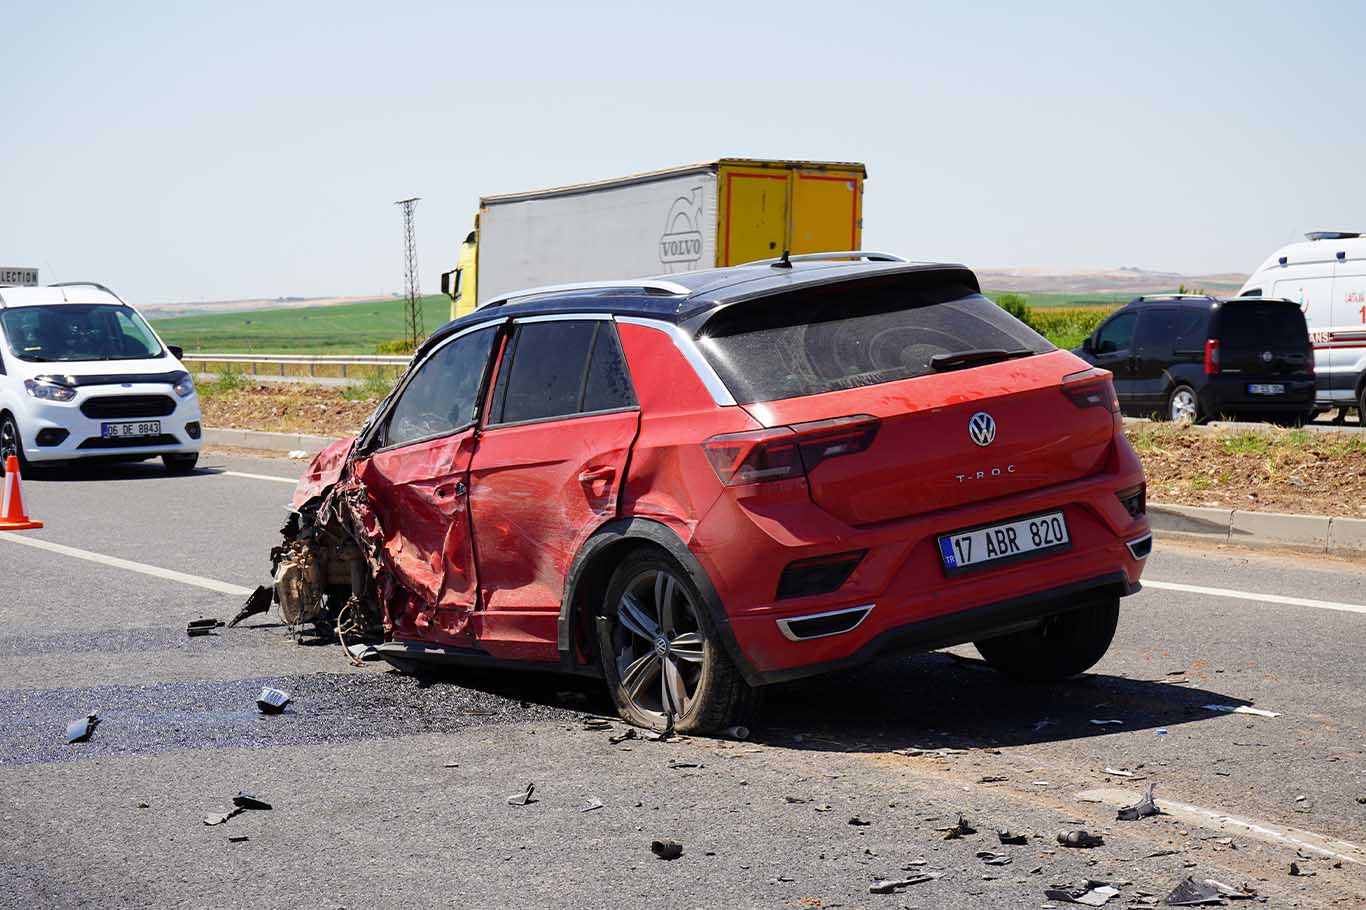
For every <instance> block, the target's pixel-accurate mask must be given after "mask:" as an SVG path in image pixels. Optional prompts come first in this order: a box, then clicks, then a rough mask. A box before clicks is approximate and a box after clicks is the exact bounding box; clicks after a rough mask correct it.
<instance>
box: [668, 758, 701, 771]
mask: <svg viewBox="0 0 1366 910" xmlns="http://www.w3.org/2000/svg"><path fill="white" fill-rule="evenodd" d="M669 767H670V768H672V769H675V770H677V769H679V768H703V767H706V766H705V765H703V764H702V763H701V762H697V761H688V760H687V759H680V758H671V759H669Z"/></svg>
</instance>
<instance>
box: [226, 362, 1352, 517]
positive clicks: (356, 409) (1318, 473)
mask: <svg viewBox="0 0 1366 910" xmlns="http://www.w3.org/2000/svg"><path fill="white" fill-rule="evenodd" d="M200 391H201V399H202V402H201V403H202V405H203V408H204V421H205V423H206V424H207V425H208V426H211V427H225V428H232V429H250V430H270V431H274V432H278V433H308V434H312V435H316V436H345V435H349V434H351V433H354V432H356V430H357V429H359V427H360V425H361V422H362V421H363V420H365V418H366V417H368V416H369V415H370V412H371V411H373V410H374V409H375V406H376V404H378V402H379V399H380V398H381V397H382V396H383V395H384V393H385V391H387V388H386V386H385V385H384V384H383V383H380V384H377V385H371V384H367V385H365V386H352V387H350V388H348V389H343V388H337V387H334V386H314V385H304V384H293V383H271V384H265V383H256V384H245V383H240V380H239V381H236V382H230V383H228V384H227V385H226V387H225V386H224V385H223V384H215V383H205V384H204V385H202V386H201V390H200ZM1125 432H1126V433H1127V435H1128V437H1129V440H1130V441H1131V442H1132V443H1133V444H1134V448H1135V449H1137V450H1138V454H1139V455H1140V457H1142V459H1143V465H1144V467H1145V468H1146V469H1147V472H1148V498H1149V499H1150V500H1152V501H1153V502H1166V503H1176V504H1180V505H1192V506H1212V507H1215V508H1226V509H1247V510H1252V511H1264V512H1299V513H1309V514H1315V515H1341V516H1349V517H1357V518H1361V517H1366V434H1358V433H1332V432H1317V431H1309V430H1282V429H1276V428H1272V427H1267V428H1265V429H1259V430H1256V431H1249V430H1241V429H1240V430H1222V429H1221V430H1214V431H1210V430H1197V429H1192V428H1190V427H1184V426H1178V425H1174V424H1161V423H1153V424H1136V425H1131V426H1129V427H1128V428H1127V429H1126V431H1125Z"/></svg>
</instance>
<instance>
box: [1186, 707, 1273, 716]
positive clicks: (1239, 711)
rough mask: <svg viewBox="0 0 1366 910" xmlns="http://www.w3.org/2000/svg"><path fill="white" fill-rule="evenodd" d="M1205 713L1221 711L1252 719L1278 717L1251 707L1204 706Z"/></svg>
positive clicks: (1261, 709)
mask: <svg viewBox="0 0 1366 910" xmlns="http://www.w3.org/2000/svg"><path fill="white" fill-rule="evenodd" d="M1205 710H1206V711H1222V712H1224V713H1225V714H1250V715H1252V716H1253V717H1280V716H1281V715H1280V714H1279V713H1277V712H1276V711H1267V710H1266V709H1264V708H1254V707H1252V706H1251V705H1205Z"/></svg>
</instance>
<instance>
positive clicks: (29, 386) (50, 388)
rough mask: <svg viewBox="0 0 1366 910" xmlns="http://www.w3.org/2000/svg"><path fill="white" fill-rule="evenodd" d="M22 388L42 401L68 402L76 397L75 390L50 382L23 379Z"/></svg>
mask: <svg viewBox="0 0 1366 910" xmlns="http://www.w3.org/2000/svg"><path fill="white" fill-rule="evenodd" d="M24 388H25V389H26V390H27V391H28V393H29V394H30V395H32V396H33V397H34V398H41V399H43V400H44V401H70V400H71V399H73V398H75V397H76V390H75V389H73V388H70V387H69V386H64V385H57V384H56V383H52V382H34V381H33V380H32V379H25V380H24Z"/></svg>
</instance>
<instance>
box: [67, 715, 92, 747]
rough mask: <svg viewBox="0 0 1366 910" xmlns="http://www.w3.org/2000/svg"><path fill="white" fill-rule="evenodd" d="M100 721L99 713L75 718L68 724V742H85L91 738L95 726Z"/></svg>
mask: <svg viewBox="0 0 1366 910" xmlns="http://www.w3.org/2000/svg"><path fill="white" fill-rule="evenodd" d="M99 723H100V717H99V715H98V714H87V715H86V716H85V717H82V718H78V719H77V720H73V721H72V722H71V723H69V724H67V725H66V741H67V744H68V745H69V744H71V743H83V742H85V741H86V740H88V739H89V738H90V734H92V733H94V732H95V727H97V726H98V725H99Z"/></svg>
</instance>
